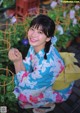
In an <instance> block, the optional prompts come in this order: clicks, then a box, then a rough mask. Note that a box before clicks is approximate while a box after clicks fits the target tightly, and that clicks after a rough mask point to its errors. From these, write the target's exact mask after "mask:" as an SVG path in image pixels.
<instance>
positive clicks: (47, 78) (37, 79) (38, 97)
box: [14, 45, 73, 109]
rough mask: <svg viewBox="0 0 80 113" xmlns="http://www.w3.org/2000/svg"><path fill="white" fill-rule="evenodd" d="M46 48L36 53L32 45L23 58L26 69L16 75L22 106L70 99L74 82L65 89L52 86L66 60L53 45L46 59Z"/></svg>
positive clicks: (27, 106) (29, 106)
mask: <svg viewBox="0 0 80 113" xmlns="http://www.w3.org/2000/svg"><path fill="white" fill-rule="evenodd" d="M44 54H45V52H44V49H42V50H40V51H39V52H38V53H35V51H34V48H33V47H32V46H30V48H29V51H28V53H27V56H26V57H25V59H24V60H23V64H24V66H25V69H26V71H20V72H18V73H17V74H16V75H15V77H14V82H15V88H14V94H15V95H16V98H17V99H18V102H19V105H20V107H21V108H25V109H26V108H37V107H40V106H44V105H45V104H47V103H60V102H63V101H65V100H67V99H68V97H69V95H70V94H71V92H72V87H73V82H72V83H71V84H70V85H69V86H68V87H67V88H65V89H62V90H53V88H52V86H53V85H54V82H55V80H56V78H57V77H58V76H59V74H60V73H61V72H62V71H63V70H64V68H65V65H64V62H63V60H62V58H61V56H60V54H59V52H58V51H57V50H56V48H55V47H54V46H53V45H51V46H50V50H49V52H48V53H47V59H44Z"/></svg>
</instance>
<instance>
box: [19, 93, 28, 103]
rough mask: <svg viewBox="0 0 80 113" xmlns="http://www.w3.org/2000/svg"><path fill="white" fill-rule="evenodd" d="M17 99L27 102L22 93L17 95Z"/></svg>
mask: <svg viewBox="0 0 80 113" xmlns="http://www.w3.org/2000/svg"><path fill="white" fill-rule="evenodd" d="M18 99H19V100H20V101H22V102H28V100H27V98H26V96H25V95H23V94H20V95H19V97H18Z"/></svg>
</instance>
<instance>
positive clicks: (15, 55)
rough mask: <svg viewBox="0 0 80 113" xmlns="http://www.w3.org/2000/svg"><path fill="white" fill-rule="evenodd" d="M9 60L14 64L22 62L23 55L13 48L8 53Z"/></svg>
mask: <svg viewBox="0 0 80 113" xmlns="http://www.w3.org/2000/svg"><path fill="white" fill-rule="evenodd" d="M8 58H9V59H10V60H11V61H12V62H17V61H22V54H21V52H20V51H19V50H18V49H16V48H12V49H10V50H9V52H8Z"/></svg>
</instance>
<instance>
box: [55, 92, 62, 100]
mask: <svg viewBox="0 0 80 113" xmlns="http://www.w3.org/2000/svg"><path fill="white" fill-rule="evenodd" d="M62 100H63V99H62V97H61V95H60V94H58V93H57V96H56V101H57V102H62Z"/></svg>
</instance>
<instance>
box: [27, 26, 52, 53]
mask: <svg viewBox="0 0 80 113" xmlns="http://www.w3.org/2000/svg"><path fill="white" fill-rule="evenodd" d="M28 40H29V44H30V45H31V46H33V47H34V49H35V51H36V52H39V51H40V50H41V49H43V48H44V47H45V43H46V42H48V41H49V40H50V38H48V37H47V36H46V35H45V34H44V32H43V31H42V27H41V26H39V28H36V27H35V26H34V27H31V28H30V29H29V31H28Z"/></svg>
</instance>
